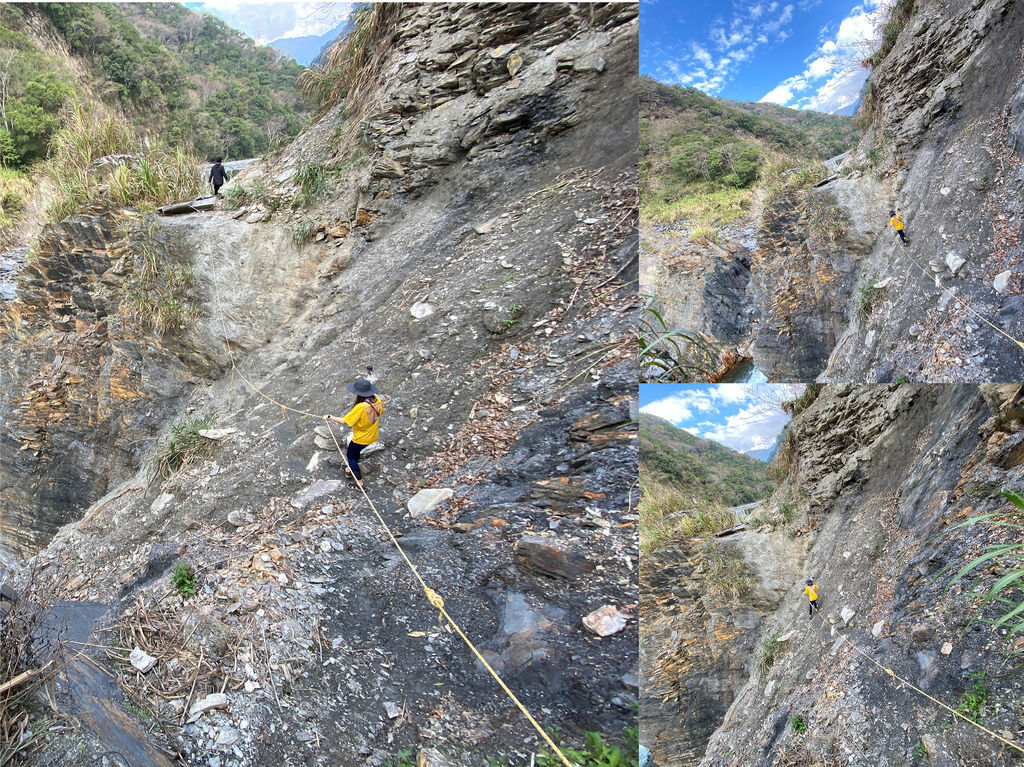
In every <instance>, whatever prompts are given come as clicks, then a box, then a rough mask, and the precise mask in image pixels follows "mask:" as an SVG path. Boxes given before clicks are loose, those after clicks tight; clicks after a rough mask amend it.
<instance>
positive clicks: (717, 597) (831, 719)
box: [641, 385, 1024, 767]
mask: <svg viewBox="0 0 1024 767" xmlns="http://www.w3.org/2000/svg"><path fill="white" fill-rule="evenodd" d="M1020 388H1021V387H1020V386H1019V385H1015V386H1008V387H996V386H993V387H990V388H987V389H986V390H985V391H984V393H983V394H982V393H981V392H979V389H978V388H977V387H973V386H942V387H940V386H908V385H903V386H888V387H878V386H870V387H867V386H850V385H844V386H826V387H825V388H824V389H823V390H822V392H821V393H820V395H819V396H818V397H817V399H816V400H815V401H814V402H813V404H811V405H810V406H809V407H807V409H806V410H804V411H803V412H802V413H800V414H799V415H798V416H797V417H796V418H794V420H793V421H792V424H791V426H790V432H789V436H788V438H787V443H786V444H785V445H784V446H783V448H782V455H783V459H782V465H783V466H785V467H786V469H787V476H786V479H785V480H784V481H783V483H782V484H781V486H780V487H779V488H778V490H777V491H776V492H775V494H774V495H773V496H772V498H771V499H770V500H769V501H768V502H767V504H766V505H765V506H763V507H762V508H761V509H759V510H758V512H757V517H758V521H757V522H751V523H750V524H748V526H747V530H745V531H743V532H740V533H736V534H733V535H730V536H728V537H727V538H724V539H722V540H720V541H717V542H715V544H714V545H716V546H717V547H718V551H717V554H716V555H715V556H709V555H708V554H707V553H706V552H702V551H701V549H700V548H698V547H697V546H696V545H695V544H694V545H685V546H676V547H668V548H664V549H661V550H659V551H656V552H654V553H653V554H652V555H651V556H650V557H648V558H646V561H645V564H644V570H643V572H642V575H641V577H642V583H643V586H642V588H643V590H644V593H645V594H646V595H649V597H648V601H649V607H647V608H645V610H646V611H647V612H645V615H644V616H643V618H644V622H643V627H644V628H643V631H642V632H641V654H642V660H643V663H644V670H645V675H646V677H647V678H649V679H651V680H652V682H651V685H650V687H648V688H645V690H644V694H643V698H642V705H641V721H642V725H641V731H642V738H643V741H644V743H645V744H647V745H649V746H650V747H651V749H652V751H653V753H654V756H655V761H656V763H658V764H661V765H694V764H701V765H705V766H706V767H726V765H735V764H743V765H759V766H760V765H764V766H765V767H768V766H769V765H779V764H816V763H817V764H821V763H825V764H829V763H835V762H839V763H851V764H872V765H893V766H895V765H904V764H908V763H911V762H912V761H913V760H914V759H915V758H916V756H915V754H917V753H919V752H921V750H922V749H925V750H926V752H927V754H928V755H929V756H930V758H931V759H932V760H933V761H934V763H935V764H937V765H944V766H947V765H948V767H953V765H962V764H993V765H1002V764H1007V765H1009V764H1012V763H1013V756H1012V755H1011V754H1010V753H1009V752H1008V750H1007V749H1005V748H1004V747H1003V745H1002V744H1001V743H1000V742H999V741H998V740H995V739H992V738H990V737H988V736H986V735H984V733H981V732H980V731H978V730H977V729H975V728H973V727H972V726H970V725H969V724H965V723H963V722H959V721H958V722H956V723H953V724H952V725H950V724H949V715H948V713H947V712H945V711H944V710H943V709H941V708H939V707H937V706H935V705H934V704H933V703H932V702H931V701H929V700H928V699H927V698H924V697H922V696H920V695H918V694H916V693H914V692H913V691H912V690H910V689H909V688H907V687H905V686H902V685H899V684H894V683H893V680H892V678H891V677H890V676H889V675H888V674H887V673H886V672H885V671H884V670H883V669H882V668H879V667H878V666H876V665H874V664H873V663H871V662H870V661H869V660H867V658H866V657H865V656H868V657H871V658H873V659H874V660H876V661H877V662H878V663H879V664H881V666H883V667H885V668H890V669H893V670H894V671H895V673H897V674H899V675H900V676H901V677H903V678H904V679H907V680H909V681H911V682H912V683H913V684H915V685H917V686H919V687H921V688H922V689H924V690H925V691H926V692H928V693H929V694H930V695H932V696H934V697H936V698H937V699H938V700H941V701H942V702H944V703H946V704H947V705H950V706H953V707H956V706H958V705H960V704H961V703H962V702H963V701H964V700H965V697H964V696H965V693H968V692H971V691H972V689H973V687H972V686H973V685H975V684H980V685H981V687H983V688H984V689H985V691H986V693H985V694H986V695H987V703H986V704H985V706H984V713H983V717H984V723H985V725H986V726H987V727H989V728H990V729H992V730H994V731H996V732H999V733H1003V734H1004V735H1005V736H1013V737H1019V727H1020V722H1019V711H1018V709H1019V704H1020V701H1021V699H1022V697H1024V690H1022V685H1021V682H1020V677H1019V674H1018V673H1017V670H1016V669H1014V668H1012V667H1010V666H1007V665H1004V659H1005V652H1006V650H1007V649H1008V648H1009V645H1008V644H1007V640H1006V637H1005V633H1004V632H999V631H993V630H992V629H991V627H990V626H989V625H986V624H985V623H983V622H978V621H975V620H973V618H974V617H975V614H974V612H973V607H974V606H975V605H976V603H977V602H976V600H973V599H971V598H969V597H968V596H966V594H965V591H966V590H967V587H966V585H965V584H962V583H961V584H954V583H952V581H951V577H952V574H953V572H955V571H956V569H958V568H959V567H962V566H964V565H966V564H967V563H968V562H970V561H971V560H972V559H973V558H974V557H975V556H977V555H978V554H979V553H981V552H982V551H984V550H985V547H986V546H988V545H990V544H992V543H994V542H996V541H999V540H1001V533H1000V529H999V528H987V527H984V526H981V525H975V526H972V527H966V528H962V529H958V530H956V531H954V532H952V533H950V532H949V528H950V525H952V524H955V523H957V522H961V521H964V520H966V519H968V518H970V517H972V516H974V515H976V514H981V513H986V512H1001V513H1006V512H1007V511H1008V510H1010V509H1011V508H1012V507H1010V506H1009V504H1007V503H1006V501H1005V500H1004V499H1003V498H1002V497H1001V496H992V495H979V494H977V493H976V492H974V491H977V490H992V489H997V488H1003V487H1010V488H1015V487H1020V484H1021V481H1022V480H1024V452H1022V451H1021V450H1020V446H1019V443H1020V438H1019V436H1018V432H1017V431H1016V430H1015V429H1014V428H1013V426H1012V423H1013V422H1014V418H1015V417H1016V415H1015V414H1016V413H1018V411H1019V402H1020V396H1021V394H1020ZM730 557H731V558H732V560H733V561H734V562H735V563H736V564H735V566H734V567H733V569H732V571H731V572H732V575H730V571H728V570H726V571H723V570H722V569H721V562H723V561H725V562H728V561H730ZM1006 566H1007V563H1002V564H1001V565H1000V567H997V568H994V569H993V570H992V571H986V572H985V573H981V574H980V575H981V577H980V580H979V582H978V583H977V584H976V585H975V588H981V589H985V588H988V586H990V585H991V584H992V583H993V582H994V581H995V579H996V578H998V577H999V576H1000V575H1001V574H1003V573H1005V572H1006V570H1005V569H1004V568H1005V567H1006ZM716 573H717V575H716ZM737 573H739V574H742V575H743V576H744V577H746V578H747V580H748V583H747V585H746V586H743V584H742V583H741V582H740V581H738V580H737V577H736V574H737ZM808 577H812V578H814V579H815V581H816V582H817V583H818V584H819V587H820V589H821V602H820V603H819V607H820V611H819V612H818V613H817V614H816V615H815V617H814V619H813V620H811V619H809V618H808V614H807V600H806V597H804V596H802V593H801V592H802V589H803V585H804V580H805V579H806V578H808ZM723 579H724V581H723ZM722 582H726V583H732V584H733V585H734V588H733V590H732V592H731V593H730V592H725V591H723V590H722V589H721V587H720V585H716V583H717V584H721V583H722ZM1000 612H1001V610H998V609H994V608H993V606H991V605H990V606H989V607H988V608H986V610H985V612H984V613H982V615H981V616H980V617H982V618H990V617H993V616H998V615H999V614H1000ZM647 627H650V629H651V630H650V631H648V628H647ZM854 648H856V649H854ZM735 649H739V650H740V652H739V654H737V653H736V652H734V650H735ZM858 651H859V652H858ZM862 653H863V654H862ZM979 680H982V681H981V682H979ZM700 711H704V712H714V715H713V716H712V717H703V716H698V712H700ZM794 717H799V718H800V719H802V721H803V724H805V725H806V729H805V730H803V729H801V728H794V727H793V726H792V722H793V719H794ZM648 722H650V724H648ZM712 728H717V729H715V731H714V734H713V735H711V737H710V738H709V739H708V738H707V733H708V732H709V730H711V729H712Z"/></svg>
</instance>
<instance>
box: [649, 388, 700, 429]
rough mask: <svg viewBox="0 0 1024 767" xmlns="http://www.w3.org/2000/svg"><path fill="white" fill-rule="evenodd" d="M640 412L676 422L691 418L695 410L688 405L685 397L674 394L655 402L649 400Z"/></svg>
mask: <svg viewBox="0 0 1024 767" xmlns="http://www.w3.org/2000/svg"><path fill="white" fill-rule="evenodd" d="M640 412H641V413H648V414H650V415H656V416H658V418H664V419H665V420H666V421H668V422H669V423H674V424H678V423H679V422H681V421H686V420H689V419H690V418H692V417H693V411H691V410H690V408H688V407H687V406H686V403H685V402H684V401H683V398H682V397H680V396H679V395H678V394H673V395H671V396H669V397H664V398H662V399H658V400H655V401H654V402H648V403H647V404H646V405H644V406H643V407H642V408H640Z"/></svg>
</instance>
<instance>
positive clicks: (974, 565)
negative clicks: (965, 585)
mask: <svg viewBox="0 0 1024 767" xmlns="http://www.w3.org/2000/svg"><path fill="white" fill-rule="evenodd" d="M998 494H999V495H1001V496H1003V498H1005V499H1006V500H1007V501H1008V502H1009V503H1010V505H1011V507H1012V508H1011V509H1010V510H1009V511H1008V512H1007V511H995V512H991V513H988V514H979V515H977V516H974V517H971V518H970V519H968V520H965V521H963V522H960V523H958V524H956V525H952V526H950V528H949V529H948V530H946V531H945V532H944V533H942V535H946V534H949V533H951V532H954V531H956V530H959V529H961V528H964V527H968V526H971V525H985V526H987V527H990V528H993V529H994V528H1006V529H1008V530H1010V531H1012V532H1013V533H1014V534H1013V535H1012V536H1011V538H1010V541H1009V542H1008V543H993V544H990V545H989V546H988V547H987V548H986V550H985V553H984V554H982V555H981V556H978V557H975V558H974V559H973V560H971V561H970V562H968V563H967V564H966V565H964V566H963V567H961V568H960V570H958V571H957V572H956V574H955V575H954V576H953V578H952V580H951V581H950V583H949V586H948V587H947V589H948V588H949V587H952V586H953V585H954V584H956V583H959V582H960V581H962V580H963V579H964V578H966V577H967V576H968V575H970V574H971V573H973V572H975V571H976V570H978V568H980V567H982V566H983V565H984V566H985V568H986V569H987V568H990V567H991V566H992V565H995V564H999V565H1002V566H1003V568H1004V569H1005V572H1004V573H1003V574H1002V575H1001V576H1000V577H999V578H997V579H996V580H995V582H993V584H992V585H991V586H990V587H989V589H988V591H987V592H985V593H984V594H981V595H980V596H981V601H980V603H979V604H978V605H977V607H976V611H975V615H976V616H980V615H981V611H982V610H983V609H984V608H985V607H986V606H988V605H989V604H993V605H999V606H1001V607H1002V609H1003V611H1004V612H1003V614H1002V615H1001V616H1000V617H999V618H995V619H992V620H990V621H987V622H989V623H991V624H992V628H993V629H1000V628H1003V627H1005V628H1006V629H1007V630H1008V634H1007V638H1009V637H1013V636H1014V635H1015V634H1018V633H1020V632H1021V631H1024V598H1021V596H1020V593H1021V592H1020V588H1021V586H1022V585H1024V566H1022V565H1021V563H1022V562H1024V497H1021V495H1020V494H1019V493H1017V492H1015V491H1013V490H1002V491H1000V492H999V493H998ZM937 537H941V536H937ZM933 540H934V539H933ZM953 567H955V565H953V564H951V565H947V566H946V567H944V568H943V569H942V570H940V571H939V573H938V574H937V575H936V576H935V579H936V580H937V579H938V578H940V577H942V576H943V575H945V574H946V573H948V572H949V571H950V570H952V568H953ZM976 583H977V581H975V584H976ZM970 593H971V594H972V595H973V594H974V592H973V589H972V591H971V592H970ZM975 596H977V595H975ZM979 619H980V618H979Z"/></svg>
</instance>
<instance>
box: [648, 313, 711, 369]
mask: <svg viewBox="0 0 1024 767" xmlns="http://www.w3.org/2000/svg"><path fill="white" fill-rule="evenodd" d="M648 298H650V296H648ZM637 343H638V346H639V351H638V359H639V363H640V380H641V381H644V382H645V383H673V382H674V383H686V382H692V381H710V380H711V379H713V378H714V376H715V374H716V373H717V371H718V357H717V355H716V354H715V352H714V350H713V349H712V346H711V343H710V342H709V341H708V340H707V339H706V338H705V337H704V336H703V335H701V334H700V333H697V332H693V331H687V330H669V329H668V325H666V324H665V319H664V318H663V317H662V316H661V313H660V312H658V311H657V310H656V309H654V308H653V307H650V306H649V307H647V308H645V309H644V313H643V315H642V316H641V318H640V325H639V330H638V332H637Z"/></svg>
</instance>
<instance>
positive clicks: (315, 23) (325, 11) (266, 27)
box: [185, 0, 354, 44]
mask: <svg viewBox="0 0 1024 767" xmlns="http://www.w3.org/2000/svg"><path fill="white" fill-rule="evenodd" d="M353 5H354V4H353V3H330V2H320V3H309V2H296V3H250V2H244V0H211V2H187V3H185V6H186V7H187V8H190V9H191V10H193V11H205V12H206V13H211V14H213V15H214V16H219V17H220V18H222V19H224V21H226V22H227V23H228V24H230V25H231V26H232V27H234V28H235V29H237V30H239V31H241V32H245V34H247V35H248V36H249V37H251V38H252V39H253V40H255V41H256V42H257V43H262V44H266V43H269V42H271V41H273V40H278V39H280V38H282V37H305V36H307V35H322V34H324V33H325V32H329V31H330V30H332V29H334V28H335V27H336V26H338V25H339V24H340V23H341V22H343V21H344V20H345V19H347V18H348V17H349V14H351V13H352V7H353Z"/></svg>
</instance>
